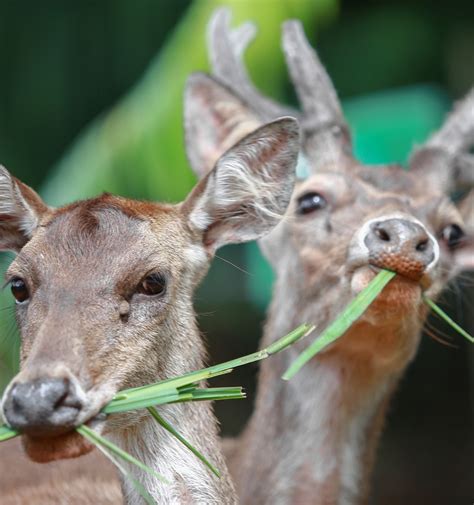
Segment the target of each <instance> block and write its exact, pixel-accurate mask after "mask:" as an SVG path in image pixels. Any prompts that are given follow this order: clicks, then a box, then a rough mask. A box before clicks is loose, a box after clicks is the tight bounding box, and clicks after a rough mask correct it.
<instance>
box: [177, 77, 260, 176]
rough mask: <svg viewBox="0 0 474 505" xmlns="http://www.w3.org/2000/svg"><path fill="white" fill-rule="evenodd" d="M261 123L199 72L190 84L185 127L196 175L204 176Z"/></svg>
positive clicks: (186, 98) (236, 99)
mask: <svg viewBox="0 0 474 505" xmlns="http://www.w3.org/2000/svg"><path fill="white" fill-rule="evenodd" d="M260 125H261V121H259V120H258V119H257V117H256V116H254V115H253V114H252V113H251V112H250V109H249V108H248V107H247V106H246V105H245V104H244V102H242V101H241V100H240V99H239V98H237V97H236V96H235V95H234V94H233V93H232V92H231V91H230V90H229V89H228V88H226V87H225V86H224V85H223V84H221V83H219V82H218V81H216V80H215V79H213V78H212V77H209V76H208V75H205V74H200V73H196V74H193V75H191V77H190V78H189V79H188V82H187V84H186V90H185V95H184V127H185V143H186V152H187V155H188V159H189V162H190V164H191V167H192V168H193V170H194V172H195V173H196V175H197V176H198V177H199V178H202V177H204V176H205V175H206V174H207V173H208V172H209V171H210V170H211V169H212V167H213V166H214V165H215V163H216V161H217V160H218V159H219V157H220V156H221V155H222V154H223V153H224V152H225V151H227V150H228V149H229V148H230V147H231V146H233V145H234V144H235V143H236V142H237V141H239V140H240V139H242V138H243V137H244V136H245V135H247V134H248V133H250V132H252V131H254V130H256V129H257V128H258V127H259V126H260Z"/></svg>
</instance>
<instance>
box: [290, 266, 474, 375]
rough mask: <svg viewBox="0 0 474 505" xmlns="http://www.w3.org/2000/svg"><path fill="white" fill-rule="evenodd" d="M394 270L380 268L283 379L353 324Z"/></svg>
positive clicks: (431, 304) (428, 302) (432, 306)
mask: <svg viewBox="0 0 474 505" xmlns="http://www.w3.org/2000/svg"><path fill="white" fill-rule="evenodd" d="M396 275H397V274H396V273H395V272H391V271H389V270H381V271H380V272H379V273H378V274H377V275H376V276H375V277H374V278H373V279H372V281H371V282H370V283H369V284H368V285H367V286H366V287H365V288H364V289H363V290H362V291H361V292H360V293H359V294H358V295H357V296H356V297H355V298H354V299H353V300H352V301H351V302H350V303H349V304H348V305H347V307H346V308H345V309H344V310H343V311H342V312H341V313H340V314H339V315H338V317H337V318H336V320H335V321H333V322H332V323H331V324H330V325H329V326H328V327H327V328H326V329H325V330H324V331H323V332H322V333H321V334H320V335H319V337H318V338H317V339H316V340H315V341H314V342H313V343H312V344H310V345H309V346H308V347H307V348H306V349H305V350H304V351H303V352H302V353H301V354H300V355H299V356H298V357H297V358H296V360H295V361H294V362H293V363H292V364H291V365H290V366H289V368H288V370H286V372H285V373H284V374H283V379H285V380H289V379H291V378H292V377H293V376H294V375H295V374H296V373H297V372H298V371H299V370H301V368H302V367H303V366H304V365H305V364H306V363H307V362H308V361H309V360H310V359H311V358H313V356H315V355H316V354H317V353H318V352H319V351H321V350H322V349H324V348H325V347H326V346H328V345H329V344H331V343H332V342H334V341H335V340H337V339H338V338H339V337H341V336H342V335H344V333H346V331H347V330H348V329H349V328H350V327H351V326H352V325H353V324H354V322H355V321H357V319H359V317H360V316H362V314H363V313H364V312H365V311H366V310H367V309H368V308H369V306H370V305H371V304H372V302H373V301H374V300H375V299H376V298H377V296H378V295H379V294H380V293H381V292H382V290H383V289H384V287H385V286H386V285H387V284H388V283H389V282H390V281H391V280H392V279H393V278H394V277H395V276H396ZM423 301H424V303H425V304H426V305H427V306H428V307H429V308H430V309H431V310H432V311H433V312H435V313H436V314H438V315H439V316H440V317H442V318H443V319H444V321H446V322H447V323H448V324H449V325H451V326H452V327H453V328H454V329H455V330H456V331H457V332H458V333H459V334H461V335H462V336H463V337H465V338H467V339H468V340H469V341H470V342H471V343H474V338H473V337H472V336H471V335H469V333H467V331H465V330H463V329H462V328H461V327H460V326H459V325H458V324H457V323H455V322H454V321H453V320H452V319H451V318H450V317H449V316H448V315H447V314H446V313H445V312H444V311H443V310H441V309H440V308H439V307H438V305H436V304H435V303H434V302H433V300H431V299H430V298H428V297H427V296H426V295H423Z"/></svg>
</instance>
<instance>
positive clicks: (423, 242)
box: [415, 239, 429, 252]
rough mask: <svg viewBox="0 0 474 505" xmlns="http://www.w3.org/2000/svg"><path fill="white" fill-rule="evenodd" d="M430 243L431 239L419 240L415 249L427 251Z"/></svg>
mask: <svg viewBox="0 0 474 505" xmlns="http://www.w3.org/2000/svg"><path fill="white" fill-rule="evenodd" d="M428 244H429V239H424V240H421V241H420V242H418V244H417V245H416V248H415V249H416V250H417V251H419V252H424V251H426V249H428Z"/></svg>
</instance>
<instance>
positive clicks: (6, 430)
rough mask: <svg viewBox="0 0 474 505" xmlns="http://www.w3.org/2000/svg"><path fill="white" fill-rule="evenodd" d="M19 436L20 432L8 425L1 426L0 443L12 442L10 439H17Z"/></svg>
mask: <svg viewBox="0 0 474 505" xmlns="http://www.w3.org/2000/svg"><path fill="white" fill-rule="evenodd" d="M18 435H19V433H18V431H15V430H12V429H11V428H10V427H9V426H7V425H6V424H3V425H1V426H0V442H5V441H6V440H10V438H14V437H17V436H18Z"/></svg>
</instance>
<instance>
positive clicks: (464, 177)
mask: <svg viewBox="0 0 474 505" xmlns="http://www.w3.org/2000/svg"><path fill="white" fill-rule="evenodd" d="M473 145H474V88H473V89H471V91H469V93H468V94H467V95H466V96H465V97H464V99H462V100H461V101H460V102H458V103H457V104H456V106H455V107H454V110H453V111H452V112H451V113H450V114H449V116H448V118H447V119H446V121H445V122H444V124H443V125H442V126H441V128H440V129H439V130H438V131H437V132H435V133H434V134H433V135H432V136H431V137H430V138H429V139H428V141H427V142H425V144H423V145H422V146H421V147H420V148H418V149H417V150H416V151H415V152H414V153H413V156H412V157H411V159H410V166H411V167H412V168H413V170H419V171H425V170H430V171H435V172H436V175H437V177H436V179H437V182H438V183H439V185H441V186H442V187H444V188H445V189H446V190H447V191H451V190H454V189H458V188H462V187H472V186H473V185H474V155H472V154H470V153H469V150H470V148H471V147H472V146H473Z"/></svg>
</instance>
